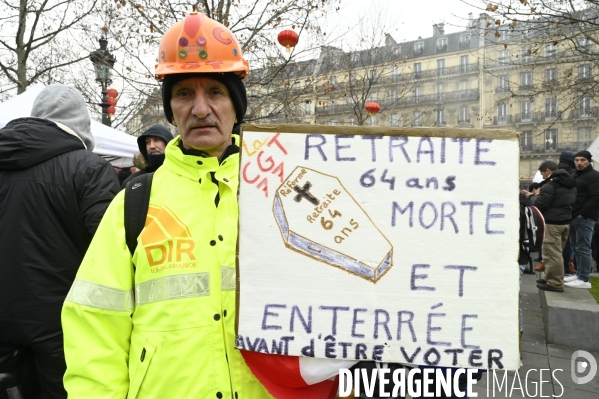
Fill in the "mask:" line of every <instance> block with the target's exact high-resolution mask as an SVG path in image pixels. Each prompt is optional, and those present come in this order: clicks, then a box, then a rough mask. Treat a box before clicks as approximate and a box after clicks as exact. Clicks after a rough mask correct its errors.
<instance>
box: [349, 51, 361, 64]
mask: <svg viewBox="0 0 599 399" xmlns="http://www.w3.org/2000/svg"><path fill="white" fill-rule="evenodd" d="M351 60H352V62H358V61H360V53H359V52H357V51H356V52H355V53H352V55H351Z"/></svg>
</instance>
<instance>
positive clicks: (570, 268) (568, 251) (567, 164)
mask: <svg viewBox="0 0 599 399" xmlns="http://www.w3.org/2000/svg"><path fill="white" fill-rule="evenodd" d="M557 167H558V168H560V169H564V170H565V171H566V172H568V174H569V175H570V176H574V173H576V165H574V153H573V152H572V151H562V152H561V154H559V163H558V164H557ZM562 259H563V261H564V273H565V274H566V275H568V274H576V266H575V264H574V256H573V254H572V246H571V245H570V238H569V237H568V239H567V240H566V246H565V247H564V250H563V252H562Z"/></svg>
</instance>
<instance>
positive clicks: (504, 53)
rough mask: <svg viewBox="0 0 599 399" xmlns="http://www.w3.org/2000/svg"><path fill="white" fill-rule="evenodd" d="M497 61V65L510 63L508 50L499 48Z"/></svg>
mask: <svg viewBox="0 0 599 399" xmlns="http://www.w3.org/2000/svg"><path fill="white" fill-rule="evenodd" d="M497 63H498V64H499V65H508V64H509V63H510V52H509V50H499V51H498V52H497Z"/></svg>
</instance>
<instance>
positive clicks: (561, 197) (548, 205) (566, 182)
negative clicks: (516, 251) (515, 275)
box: [535, 161, 576, 292]
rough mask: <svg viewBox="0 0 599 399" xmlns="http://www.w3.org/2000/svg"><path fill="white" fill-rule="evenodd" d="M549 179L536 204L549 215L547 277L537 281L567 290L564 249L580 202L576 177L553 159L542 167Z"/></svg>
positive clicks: (543, 286) (548, 288)
mask: <svg viewBox="0 0 599 399" xmlns="http://www.w3.org/2000/svg"><path fill="white" fill-rule="evenodd" d="M539 171H541V174H542V175H543V178H544V179H545V180H544V181H543V182H541V194H540V195H539V197H538V198H537V200H536V201H535V206H536V207H537V209H538V210H539V211H541V213H542V214H543V218H545V240H544V241H543V263H544V265H545V279H539V280H537V287H538V288H540V289H542V290H545V291H555V292H563V291H564V265H563V259H562V251H563V250H564V246H565V245H566V240H567V239H568V233H569V231H570V220H571V219H572V204H574V201H576V180H575V179H574V178H573V177H572V176H570V175H569V174H568V172H566V171H565V170H563V169H558V166H557V164H556V163H555V162H553V161H545V162H543V163H542V164H541V166H540V167H539Z"/></svg>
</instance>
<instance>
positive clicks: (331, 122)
mask: <svg viewBox="0 0 599 399" xmlns="http://www.w3.org/2000/svg"><path fill="white" fill-rule="evenodd" d="M328 124H329V125H331V126H335V125H336V124H337V121H336V120H335V119H331V120H330V121H329V123H328Z"/></svg>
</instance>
